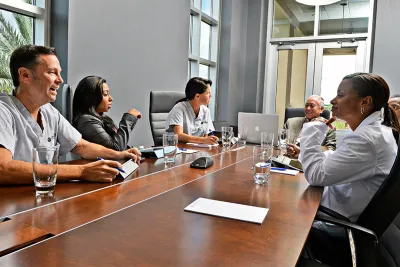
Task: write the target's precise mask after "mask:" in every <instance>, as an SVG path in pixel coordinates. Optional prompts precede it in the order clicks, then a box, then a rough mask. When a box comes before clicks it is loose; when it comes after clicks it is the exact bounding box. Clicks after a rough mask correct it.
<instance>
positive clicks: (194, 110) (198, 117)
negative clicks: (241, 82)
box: [165, 77, 218, 144]
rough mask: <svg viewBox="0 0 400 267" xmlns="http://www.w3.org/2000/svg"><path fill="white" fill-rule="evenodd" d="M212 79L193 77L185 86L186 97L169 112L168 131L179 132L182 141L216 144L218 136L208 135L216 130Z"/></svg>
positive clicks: (166, 126)
mask: <svg viewBox="0 0 400 267" xmlns="http://www.w3.org/2000/svg"><path fill="white" fill-rule="evenodd" d="M211 85H212V81H211V80H208V79H203V78H199V77H195V78H191V79H190V80H189V81H188V83H187V85H186V88H185V94H186V97H185V98H183V99H181V100H179V101H178V102H176V104H175V106H174V107H173V108H172V110H171V111H170V112H169V114H168V117H167V121H166V125H165V128H166V131H167V132H173V133H176V134H178V139H179V141H181V142H194V143H205V144H215V143H216V142H217V141H218V137H216V136H212V135H211V136H208V134H209V133H210V132H212V131H214V125H213V123H212V120H211V115H210V110H209V109H208V108H207V105H208V104H209V103H210V99H211Z"/></svg>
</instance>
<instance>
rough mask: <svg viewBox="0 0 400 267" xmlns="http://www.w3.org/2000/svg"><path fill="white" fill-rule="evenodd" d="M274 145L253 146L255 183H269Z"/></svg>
mask: <svg viewBox="0 0 400 267" xmlns="http://www.w3.org/2000/svg"><path fill="white" fill-rule="evenodd" d="M272 150H273V147H272V146H264V147H263V146H261V145H257V146H253V175H254V183H256V184H258V185H262V184H267V183H268V177H269V175H270V171H271V155H272Z"/></svg>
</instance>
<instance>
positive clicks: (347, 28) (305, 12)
mask: <svg viewBox="0 0 400 267" xmlns="http://www.w3.org/2000/svg"><path fill="white" fill-rule="evenodd" d="M341 4H346V5H344V6H342V5H341ZM320 11H321V13H320V28H321V33H320V34H334V33H338V31H340V32H341V33H356V32H366V30H367V27H368V17H369V14H370V0H342V1H339V2H337V3H334V4H332V5H326V6H320ZM314 16H315V6H307V5H303V4H300V3H298V2H296V1H295V0H275V15H274V25H279V24H281V25H282V24H292V25H293V26H294V27H295V28H297V29H298V30H300V31H301V32H303V33H304V35H310V34H312V32H313V28H314ZM342 22H343V24H342ZM323 31H325V32H323Z"/></svg>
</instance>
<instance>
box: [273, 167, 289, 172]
mask: <svg viewBox="0 0 400 267" xmlns="http://www.w3.org/2000/svg"><path fill="white" fill-rule="evenodd" d="M271 170H274V171H286V169H285V168H277V167H271Z"/></svg>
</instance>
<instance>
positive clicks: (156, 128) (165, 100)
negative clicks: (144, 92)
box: [149, 91, 185, 146]
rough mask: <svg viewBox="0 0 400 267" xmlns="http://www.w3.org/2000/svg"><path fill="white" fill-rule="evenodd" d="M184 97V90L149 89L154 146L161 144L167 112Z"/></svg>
mask: <svg viewBox="0 0 400 267" xmlns="http://www.w3.org/2000/svg"><path fill="white" fill-rule="evenodd" d="M184 97H185V92H173V91H151V92H150V112H149V114H150V128H151V134H152V135H153V141H154V145H155V146H159V145H162V135H163V134H164V133H165V122H166V120H167V116H168V113H169V112H170V111H171V109H172V108H173V107H174V105H175V103H176V101H178V100H179V99H182V98H184Z"/></svg>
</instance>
